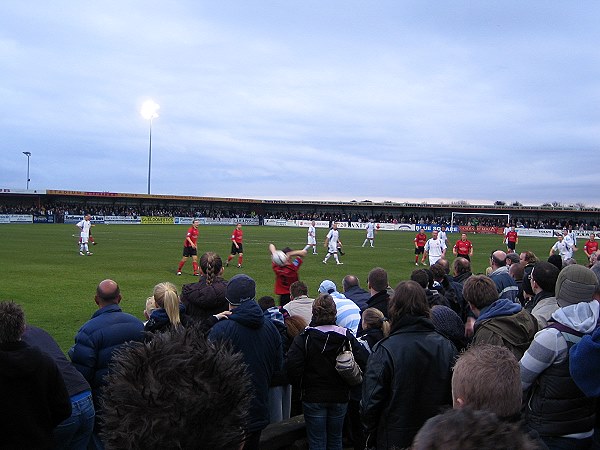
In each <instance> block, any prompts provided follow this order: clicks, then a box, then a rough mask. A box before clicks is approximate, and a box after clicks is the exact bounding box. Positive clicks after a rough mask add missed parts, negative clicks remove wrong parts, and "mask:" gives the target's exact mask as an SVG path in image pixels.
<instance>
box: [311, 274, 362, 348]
mask: <svg viewBox="0 0 600 450" xmlns="http://www.w3.org/2000/svg"><path fill="white" fill-rule="evenodd" d="M319 292H320V293H321V294H329V295H331V296H332V297H333V301H334V302H335V307H336V309H337V317H336V324H337V325H338V326H340V327H344V328H348V329H349V330H350V331H352V334H354V335H355V336H356V333H357V332H358V327H359V325H360V308H359V307H358V306H357V305H356V303H354V302H353V301H352V300H350V299H349V298H346V297H345V296H344V294H340V293H339V292H338V291H337V288H336V286H335V283H334V282H333V281H331V280H323V282H322V283H321V284H320V285H319Z"/></svg>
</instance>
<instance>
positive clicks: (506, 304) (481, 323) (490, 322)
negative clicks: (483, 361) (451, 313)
mask: <svg viewBox="0 0 600 450" xmlns="http://www.w3.org/2000/svg"><path fill="white" fill-rule="evenodd" d="M463 295H464V297H465V300H466V301H467V302H468V303H469V306H470V307H471V310H472V311H473V314H474V315H475V317H476V318H477V319H476V321H475V327H474V334H473V341H472V342H473V345H479V344H493V345H502V346H504V347H506V348H508V349H509V350H510V351H511V352H512V353H513V354H514V355H515V357H516V358H517V359H520V358H521V356H523V353H524V352H525V350H527V348H528V347H529V344H531V341H532V340H533V337H534V335H535V333H536V332H537V330H538V324H537V321H536V319H535V318H534V317H533V316H532V315H531V314H530V313H529V312H527V311H525V310H524V309H523V307H522V306H521V305H520V304H519V303H515V302H513V301H512V300H510V299H506V298H498V293H497V291H496V286H495V285H494V282H493V281H492V280H490V278H489V277H486V276H485V275H473V276H472V277H470V278H469V279H468V280H467V281H466V282H465V285H464V289H463Z"/></svg>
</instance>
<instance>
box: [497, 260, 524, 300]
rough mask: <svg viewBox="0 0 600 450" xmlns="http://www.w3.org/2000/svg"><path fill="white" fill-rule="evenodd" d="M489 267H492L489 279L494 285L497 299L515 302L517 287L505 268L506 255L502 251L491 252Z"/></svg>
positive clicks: (517, 292)
mask: <svg viewBox="0 0 600 450" xmlns="http://www.w3.org/2000/svg"><path fill="white" fill-rule="evenodd" d="M490 265H491V267H492V272H491V273H490V278H491V279H492V281H493V282H494V284H495V285H496V289H497V290H498V298H506V299H509V300H512V301H513V302H514V301H517V295H518V294H519V287H518V286H517V283H516V282H515V280H514V278H513V277H511V276H510V275H509V273H508V267H506V253H505V252H503V251H502V250H496V251H495V252H493V253H492V254H491V255H490Z"/></svg>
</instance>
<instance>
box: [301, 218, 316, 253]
mask: <svg viewBox="0 0 600 450" xmlns="http://www.w3.org/2000/svg"><path fill="white" fill-rule="evenodd" d="M310 247H312V249H313V255H316V254H317V231H316V229H315V221H314V220H313V221H312V222H311V223H310V226H309V227H308V234H307V236H306V246H305V247H304V248H303V249H302V250H304V251H306V250H308V249H309V248H310Z"/></svg>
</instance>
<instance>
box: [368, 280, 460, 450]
mask: <svg viewBox="0 0 600 450" xmlns="http://www.w3.org/2000/svg"><path fill="white" fill-rule="evenodd" d="M429 314H430V310H429V306H428V305H427V299H426V297H425V292H424V290H423V288H422V287H421V286H419V284H418V283H416V282H414V281H403V282H401V283H400V284H398V286H397V287H396V289H395V290H394V296H393V297H392V299H391V300H390V305H389V319H390V325H391V330H390V335H389V336H388V337H387V338H385V339H383V340H381V341H380V342H379V343H378V344H376V345H375V347H374V348H373V353H372V354H371V356H370V357H369V362H368V364H367V369H366V371H365V374H364V380H363V391H362V403H361V416H362V420H363V424H364V425H365V428H366V431H367V434H368V435H369V437H370V440H369V443H368V444H369V445H370V446H371V447H375V448H377V449H389V448H392V447H394V446H396V447H398V448H403V447H407V446H409V445H410V443H411V442H412V440H413V438H414V436H415V435H416V434H417V431H418V430H419V428H421V426H422V425H423V424H424V423H425V421H426V420H427V419H429V418H430V417H433V416H435V415H436V414H437V413H438V412H439V409H440V408H441V407H443V406H444V405H450V404H451V401H452V395H451V392H450V380H451V376H452V370H451V367H452V364H453V363H454V359H455V357H456V348H455V347H454V345H453V344H452V343H451V342H450V341H449V340H448V339H446V338H445V337H443V336H442V335H441V334H439V333H437V332H436V331H435V328H434V326H433V323H432V322H431V320H430V319H429ZM423 367H427V370H423Z"/></svg>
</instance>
